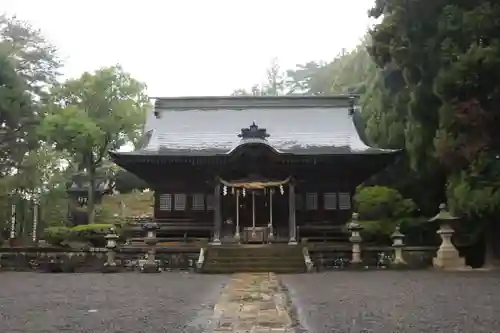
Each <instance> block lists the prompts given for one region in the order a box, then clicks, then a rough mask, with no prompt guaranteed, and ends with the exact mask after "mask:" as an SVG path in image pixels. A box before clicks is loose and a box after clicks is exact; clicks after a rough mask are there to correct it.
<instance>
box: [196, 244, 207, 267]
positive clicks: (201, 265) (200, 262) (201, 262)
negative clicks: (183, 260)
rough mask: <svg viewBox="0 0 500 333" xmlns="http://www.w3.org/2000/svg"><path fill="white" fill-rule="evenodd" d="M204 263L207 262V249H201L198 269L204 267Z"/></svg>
mask: <svg viewBox="0 0 500 333" xmlns="http://www.w3.org/2000/svg"><path fill="white" fill-rule="evenodd" d="M204 262H205V248H204V247H202V248H201V249H200V255H199V256H198V261H197V262H196V268H198V269H201V268H202V267H203V263H204Z"/></svg>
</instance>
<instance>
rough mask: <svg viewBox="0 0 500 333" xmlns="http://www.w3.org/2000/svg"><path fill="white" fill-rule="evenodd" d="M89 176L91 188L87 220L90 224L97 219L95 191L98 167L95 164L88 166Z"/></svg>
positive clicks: (89, 189) (89, 190)
mask: <svg viewBox="0 0 500 333" xmlns="http://www.w3.org/2000/svg"><path fill="white" fill-rule="evenodd" d="M87 174H88V177H89V188H88V198H87V221H88V223H89V224H91V223H94V221H95V192H96V169H95V165H90V166H89V167H88V168H87Z"/></svg>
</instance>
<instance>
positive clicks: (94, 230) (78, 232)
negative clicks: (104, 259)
mask: <svg viewBox="0 0 500 333" xmlns="http://www.w3.org/2000/svg"><path fill="white" fill-rule="evenodd" d="M113 227H114V225H113V224H104V223H93V224H86V225H77V226H75V227H73V228H71V229H70V233H69V237H68V239H69V240H72V241H77V242H86V243H90V244H92V245H93V246H95V247H103V246H105V245H106V238H105V236H106V234H107V233H108V232H109V230H110V229H111V228H113Z"/></svg>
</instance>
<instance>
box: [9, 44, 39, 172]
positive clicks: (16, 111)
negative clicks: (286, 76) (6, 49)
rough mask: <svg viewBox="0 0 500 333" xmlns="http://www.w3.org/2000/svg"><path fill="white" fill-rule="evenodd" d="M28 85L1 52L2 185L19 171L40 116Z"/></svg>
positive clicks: (32, 142)
mask: <svg viewBox="0 0 500 333" xmlns="http://www.w3.org/2000/svg"><path fill="white" fill-rule="evenodd" d="M26 88H27V85H26V83H25V81H24V80H23V79H22V78H21V77H20V76H19V75H18V74H17V73H16V71H15V68H14V65H13V63H12V61H11V59H10V57H8V56H6V54H5V53H3V52H2V49H1V48H0V181H1V179H2V178H4V177H6V176H8V175H11V174H12V173H14V172H15V170H16V168H18V167H19V166H20V164H21V162H22V160H23V158H24V156H25V154H26V153H27V152H28V151H29V149H31V148H33V147H34V145H35V143H36V141H35V142H34V140H33V138H34V136H33V134H34V129H35V125H36V123H37V115H36V113H35V112H34V109H33V104H32V101H31V98H30V96H29V94H28V93H27V92H26Z"/></svg>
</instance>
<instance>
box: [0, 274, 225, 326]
mask: <svg viewBox="0 0 500 333" xmlns="http://www.w3.org/2000/svg"><path fill="white" fill-rule="evenodd" d="M227 281H228V278H227V277H225V276H220V275H218V276H216V275H196V274H188V273H173V272H172V273H161V274H140V273H137V274H134V273H126V274H39V273H38V274H37V273H0V332H1V333H14V332H15V333H18V332H19V333H21V332H22V333H32V332H37V333H49V332H50V333H60V332H71V333H81V332H85V333H104V332H110V333H111V332H113V333H118V332H123V333H125V332H126V333H141V332H147V333H152V332H154V333H160V332H168V333H177V332H179V333H180V332H183V333H184V332H187V333H195V332H203V331H204V329H205V328H207V325H208V324H209V322H210V318H211V317H212V315H213V306H214V303H215V302H216V301H217V297H218V296H219V293H220V291H221V288H222V287H223V285H224V284H225V283H227Z"/></svg>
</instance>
